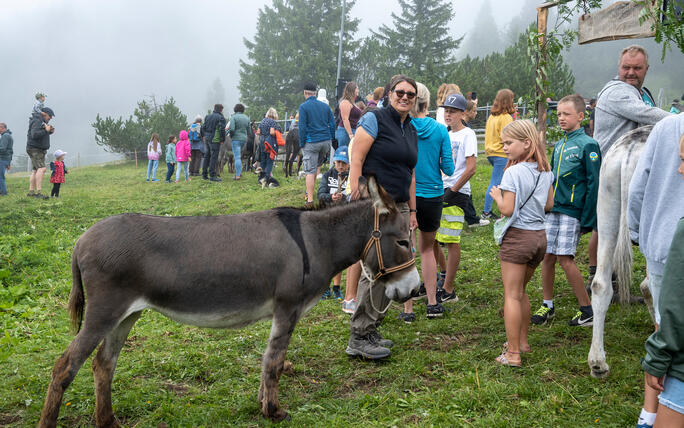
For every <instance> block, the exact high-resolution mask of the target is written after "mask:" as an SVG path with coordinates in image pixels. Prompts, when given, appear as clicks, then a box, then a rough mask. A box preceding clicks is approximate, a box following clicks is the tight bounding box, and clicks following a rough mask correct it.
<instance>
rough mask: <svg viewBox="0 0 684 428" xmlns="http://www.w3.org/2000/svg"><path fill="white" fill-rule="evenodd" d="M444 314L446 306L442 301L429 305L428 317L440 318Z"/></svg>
mask: <svg viewBox="0 0 684 428" xmlns="http://www.w3.org/2000/svg"><path fill="white" fill-rule="evenodd" d="M442 315H444V306H442V304H441V303H435V304H434V305H427V317H428V318H438V317H441V316H442Z"/></svg>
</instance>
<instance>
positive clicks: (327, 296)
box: [321, 289, 332, 300]
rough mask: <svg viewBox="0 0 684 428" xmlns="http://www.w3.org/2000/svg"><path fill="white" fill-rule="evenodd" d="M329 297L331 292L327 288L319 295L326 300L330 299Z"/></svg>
mask: <svg viewBox="0 0 684 428" xmlns="http://www.w3.org/2000/svg"><path fill="white" fill-rule="evenodd" d="M330 298H332V293H331V292H330V290H329V289H328V290H325V291H324V292H323V295H322V296H321V300H328V299H330Z"/></svg>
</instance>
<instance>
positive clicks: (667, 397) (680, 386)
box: [658, 376, 684, 415]
mask: <svg viewBox="0 0 684 428" xmlns="http://www.w3.org/2000/svg"><path fill="white" fill-rule="evenodd" d="M663 388H665V391H663V392H661V393H660V395H658V402H659V403H660V404H661V405H662V406H665V407H667V408H669V409H672V410H674V411H675V412H677V413H681V414H683V415H684V382H682V381H681V380H679V379H677V378H676V377H672V376H665V382H663Z"/></svg>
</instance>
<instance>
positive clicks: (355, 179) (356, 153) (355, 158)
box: [300, 116, 375, 200]
mask: <svg viewBox="0 0 684 428" xmlns="http://www.w3.org/2000/svg"><path fill="white" fill-rule="evenodd" d="M300 117H301V116H300ZM300 126H301V122H300ZM374 141H375V138H373V137H372V136H371V135H370V134H368V132H366V130H365V129H364V128H362V127H359V128H358V129H357V130H356V135H355V136H354V147H352V159H351V166H350V168H349V186H350V189H351V199H352V200H356V199H359V196H360V195H359V177H361V171H362V169H363V163H364V162H365V161H366V155H368V151H369V150H370V148H371V146H372V145H373V142H374Z"/></svg>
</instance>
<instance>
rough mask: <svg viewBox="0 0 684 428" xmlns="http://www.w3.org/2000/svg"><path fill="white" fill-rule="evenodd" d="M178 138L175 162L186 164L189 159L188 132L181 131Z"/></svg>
mask: <svg viewBox="0 0 684 428" xmlns="http://www.w3.org/2000/svg"><path fill="white" fill-rule="evenodd" d="M178 137H179V139H178V143H177V144H176V160H177V161H178V162H187V161H188V159H190V140H188V131H181V132H180V134H179V135H178Z"/></svg>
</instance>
